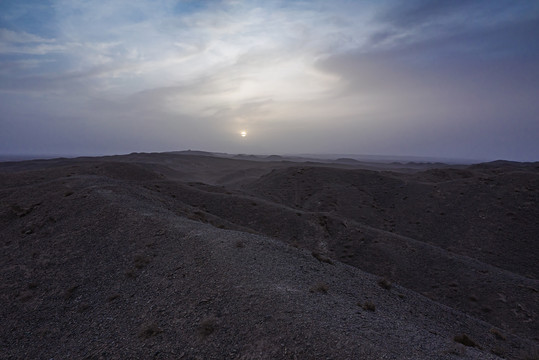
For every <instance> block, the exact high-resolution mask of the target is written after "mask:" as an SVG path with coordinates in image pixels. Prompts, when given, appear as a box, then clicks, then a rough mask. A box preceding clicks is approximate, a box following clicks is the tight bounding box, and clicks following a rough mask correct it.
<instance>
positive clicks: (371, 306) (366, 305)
mask: <svg viewBox="0 0 539 360" xmlns="http://www.w3.org/2000/svg"><path fill="white" fill-rule="evenodd" d="M361 307H362V308H363V310H367V311H375V310H376V306H375V305H374V303H372V302H370V301H365V303H364V304H363V305H361Z"/></svg>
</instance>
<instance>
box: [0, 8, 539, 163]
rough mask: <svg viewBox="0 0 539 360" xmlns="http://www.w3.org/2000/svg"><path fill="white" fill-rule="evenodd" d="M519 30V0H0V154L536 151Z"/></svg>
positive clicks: (533, 104) (538, 91)
mask: <svg viewBox="0 0 539 360" xmlns="http://www.w3.org/2000/svg"><path fill="white" fill-rule="evenodd" d="M537 34H539V2H535V1H496V2H492V1H460V2H453V1H446V0H444V1H438V2H430V1H419V0H415V1H407V2H400V1H396V0H384V1H379V2H369V1H361V2H360V1H357V2H356V1H346V0H338V1H332V2H327V1H254V0H252V1H241V0H221V1H217V0H216V1H192V0H158V1H149V0H138V1H126V0H117V1H113V2H104V1H97V2H92V3H87V2H71V1H67V0H46V1H38V0H31V1H11V0H8V1H3V2H1V3H0V108H1V109H2V110H1V112H0V154H4V155H10V156H12V155H25V156H28V155H36V154H40V155H47V154H50V155H62V154H63V155H64V156H68V155H73V156H81V155H88V156H92V155H113V154H127V153H131V152H162V151H174V149H176V150H183V149H200V150H203V151H209V152H225V153H231V154H239V153H242V154H267V155H271V154H278V155H281V154H357V155H376V156H404V157H427V158H445V159H470V160H475V159H480V160H485V161H489V160H497V159H504V160H514V161H538V160H539V141H538V140H537V139H539V101H538V100H537V99H539V42H538V41H537ZM242 132H245V133H244V134H242Z"/></svg>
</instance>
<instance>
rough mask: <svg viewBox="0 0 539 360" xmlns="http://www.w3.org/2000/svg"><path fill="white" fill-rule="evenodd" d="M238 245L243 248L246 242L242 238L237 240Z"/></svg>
mask: <svg viewBox="0 0 539 360" xmlns="http://www.w3.org/2000/svg"><path fill="white" fill-rule="evenodd" d="M236 247H237V248H239V249H241V248H244V247H245V243H244V242H243V241H242V240H238V241H236Z"/></svg>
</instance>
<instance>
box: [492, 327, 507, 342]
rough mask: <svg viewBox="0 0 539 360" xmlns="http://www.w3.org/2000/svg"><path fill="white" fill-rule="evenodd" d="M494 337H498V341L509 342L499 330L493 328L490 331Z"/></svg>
mask: <svg viewBox="0 0 539 360" xmlns="http://www.w3.org/2000/svg"><path fill="white" fill-rule="evenodd" d="M489 332H490V333H491V334H492V335H494V336H495V337H496V339H498V340H507V338H506V337H505V335H504V334H502V333H501V332H500V331H499V330H498V329H495V328H492V329H490V331H489Z"/></svg>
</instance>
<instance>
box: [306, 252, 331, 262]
mask: <svg viewBox="0 0 539 360" xmlns="http://www.w3.org/2000/svg"><path fill="white" fill-rule="evenodd" d="M311 255H312V256H314V258H315V259H316V260H318V261H320V262H323V263H327V264H331V265H334V263H333V260H331V259H330V258H328V257H327V256H325V255H322V254H320V253H319V252H318V251H313V252H312V253H311Z"/></svg>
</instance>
